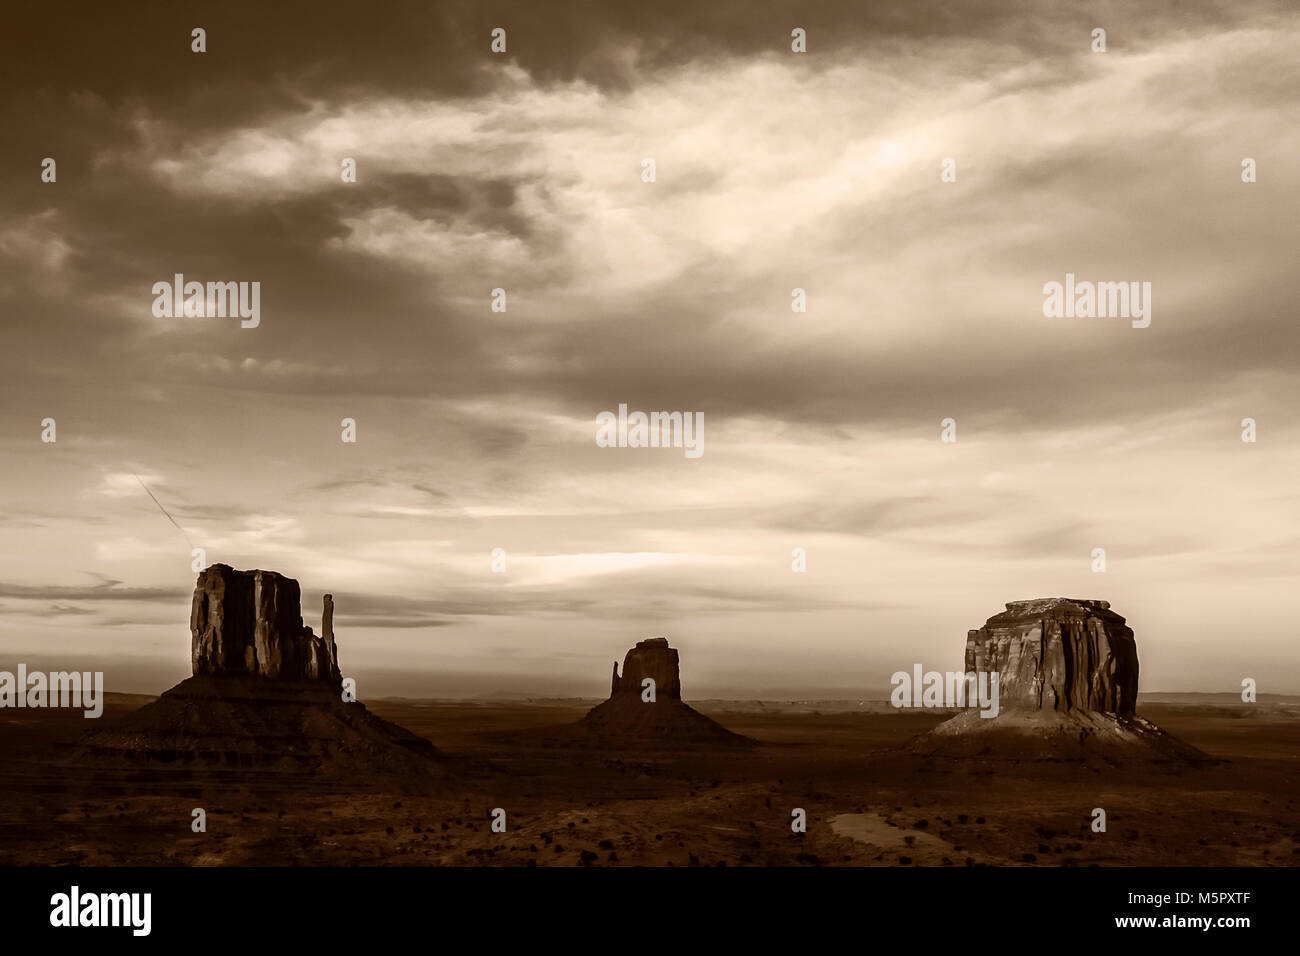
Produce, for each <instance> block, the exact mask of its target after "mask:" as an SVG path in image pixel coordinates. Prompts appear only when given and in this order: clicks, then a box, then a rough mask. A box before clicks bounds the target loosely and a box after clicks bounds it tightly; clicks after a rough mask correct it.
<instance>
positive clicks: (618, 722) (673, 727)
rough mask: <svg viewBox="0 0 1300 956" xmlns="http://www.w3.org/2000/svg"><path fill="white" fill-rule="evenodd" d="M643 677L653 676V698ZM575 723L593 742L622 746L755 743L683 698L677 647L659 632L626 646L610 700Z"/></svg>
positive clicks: (665, 747)
mask: <svg viewBox="0 0 1300 956" xmlns="http://www.w3.org/2000/svg"><path fill="white" fill-rule="evenodd" d="M647 678H649V679H650V680H653V681H654V700H653V701H649V700H646V699H645V697H646V696H648V695H647V694H646V687H645V685H644V681H645V680H646V679H647ZM578 728H579V729H580V730H582V731H583V732H584V733H585V735H586V736H587V738H588V740H589V741H590V742H591V743H595V744H599V745H606V746H610V747H615V748H620V749H622V748H629V747H654V748H662V749H677V748H693V747H750V746H753V745H754V741H753V740H750V739H749V738H748V737H744V736H741V735H740V734H735V733H732V732H731V731H730V730H728V729H727V728H725V727H723V726H722V725H721V724H719V723H718V722H717V721H715V720H713V719H711V718H709V717H706V716H704V715H703V714H701V713H700V712H699V711H697V710H695V708H693V707H691V706H690V705H689V704H687V703H686V702H684V701H683V700H682V681H681V673H680V668H679V664H678V656H677V651H676V649H674V648H672V647H669V646H668V641H667V639H666V638H662V637H652V638H649V639H647V640H644V641H640V642H638V643H637V645H636V647H634V648H632V649H631V650H630V651H628V652H627V657H626V658H624V661H623V674H622V676H621V677H620V676H619V672H618V663H617V662H615V663H614V675H613V680H612V681H611V685H610V694H609V699H608V700H606V701H605V702H604V703H602V704H598V705H597V706H595V707H593V708H592V709H591V710H590V711H589V712H588V714H587V716H586V717H584V718H583V719H582V721H581V722H580V723H579V724H578Z"/></svg>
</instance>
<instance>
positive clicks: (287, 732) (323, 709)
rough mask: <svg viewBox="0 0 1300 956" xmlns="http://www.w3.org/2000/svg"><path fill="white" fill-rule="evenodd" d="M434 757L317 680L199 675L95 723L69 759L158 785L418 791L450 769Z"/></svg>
mask: <svg viewBox="0 0 1300 956" xmlns="http://www.w3.org/2000/svg"><path fill="white" fill-rule="evenodd" d="M439 757H440V754H439V752H438V750H437V749H436V748H435V747H434V746H433V744H432V743H430V742H429V741H428V740H426V739H425V738H423V737H419V736H417V735H415V734H413V733H411V732H410V731H409V730H406V729H405V728H404V727H399V726H398V725H397V724H393V723H390V722H389V721H386V720H383V719H382V718H380V717H376V716H375V715H374V714H372V713H371V712H370V711H369V710H367V709H366V707H365V705H364V704H362V703H360V702H359V701H353V702H351V703H344V702H343V701H342V700H341V698H340V695H339V693H337V692H336V691H334V690H333V689H332V688H329V687H327V686H326V685H325V684H323V683H307V682H296V683H290V682H282V681H267V680H263V679H261V678H257V677H250V676H247V675H240V676H224V677H212V676H206V675H205V676H199V677H190V678H187V679H186V680H183V681H181V682H180V683H179V684H177V685H176V686H175V687H172V688H171V689H170V690H168V691H166V692H165V693H163V694H162V695H161V696H160V697H159V698H158V699H157V700H155V701H153V702H151V703H149V704H146V705H144V706H143V707H141V708H139V709H138V710H135V711H132V712H131V713H129V714H126V715H124V716H123V717H121V718H119V719H116V720H113V721H105V722H104V726H103V727H96V728H93V729H92V730H90V731H89V732H88V733H86V734H85V735H84V736H83V738H82V741H81V746H80V748H79V753H78V754H77V757H76V758H74V762H83V763H84V762H93V763H94V764H98V765H103V764H109V765H111V766H119V767H131V768H137V769H149V770H150V771H156V772H157V773H158V774H159V776H158V777H156V778H155V779H157V780H159V781H162V780H166V779H168V777H180V778H185V777H187V776H188V775H190V774H193V773H195V772H202V773H205V774H217V775H218V776H222V775H225V776H230V777H232V778H234V779H238V780H243V779H247V778H249V777H252V778H268V779H276V780H282V781H289V780H292V779H294V778H299V779H301V780H304V781H305V780H310V781H312V782H315V783H326V782H328V783H329V784H330V785H331V786H340V787H355V788H358V789H365V788H370V787H380V788H388V789H392V788H394V787H396V788H398V789H420V788H421V787H422V785H425V784H428V783H429V782H431V781H433V780H436V779H438V778H440V777H442V776H445V775H446V768H445V766H444V763H443V761H441V760H439V759H437V758H439Z"/></svg>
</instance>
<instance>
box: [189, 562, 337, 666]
mask: <svg viewBox="0 0 1300 956" xmlns="http://www.w3.org/2000/svg"><path fill="white" fill-rule="evenodd" d="M333 616H334V602H333V599H332V597H331V596H330V595H328V594H327V595H325V609H324V614H323V620H322V628H321V629H322V631H323V632H324V633H323V634H322V635H321V636H319V637H318V636H317V635H315V634H313V633H312V630H311V628H310V627H304V626H303V622H302V608H301V592H300V590H299V588H298V582H297V581H295V580H294V579H293V578H289V577H285V576H284V575H282V574H279V573H277V572H275V571H237V570H235V569H234V568H232V567H230V566H229V565H225V564H213V565H211V566H209V567H208V568H207V569H206V570H204V571H202V572H201V573H200V574H199V578H198V582H197V583H196V584H195V586H194V601H193V604H192V605H191V608H190V634H191V643H190V657H191V663H192V665H193V671H194V674H195V676H212V677H226V676H235V675H250V676H254V677H261V678H264V679H267V680H282V681H322V682H325V683H329V684H332V685H339V684H341V682H342V677H341V675H340V673H339V666H338V648H337V647H336V645H335V643H334V629H333Z"/></svg>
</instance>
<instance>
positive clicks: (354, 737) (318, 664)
mask: <svg viewBox="0 0 1300 956" xmlns="http://www.w3.org/2000/svg"><path fill="white" fill-rule="evenodd" d="M298 601H299V590H298V582H297V581H294V580H293V579H292V578H286V577H284V576H283V575H280V574H277V573H276V572H274V571H236V570H234V569H233V568H230V567H227V566H226V565H213V566H212V567H210V568H208V569H207V570H206V571H204V572H203V573H201V574H200V575H199V579H198V584H197V586H196V587H195V590H194V601H193V605H192V613H191V617H190V628H191V661H192V666H193V670H194V676H193V677H190V678H188V679H186V680H184V681H181V683H179V684H177V685H176V686H175V687H173V688H171V689H170V690H168V691H166V692H165V693H164V694H162V695H161V696H160V697H159V698H158V699H157V700H155V701H153V702H152V703H150V704H146V705H145V706H144V707H141V708H140V709H139V710H137V711H134V712H132V713H130V714H127V715H125V716H124V717H122V718H119V719H117V720H115V721H112V722H105V724H104V726H101V727H95V728H94V729H92V730H90V731H89V732H87V733H86V734H85V735H84V736H83V738H82V742H81V745H80V747H79V749H78V751H77V753H76V755H75V756H74V760H75V761H78V762H87V761H89V762H93V763H95V764H97V765H108V766H117V767H133V768H139V769H148V770H149V771H151V772H154V771H156V772H159V773H165V772H167V771H177V772H182V771H186V772H224V773H238V774H243V773H253V774H257V773H266V774H270V773H274V774H276V775H285V774H287V775H290V776H291V777H293V776H297V777H301V778H303V779H312V780H319V781H327V782H330V783H332V784H338V785H347V784H349V783H351V784H356V785H363V786H370V785H375V784H383V783H392V782H394V781H395V780H398V781H401V782H402V783H404V784H408V783H409V784H417V785H418V783H419V782H420V781H423V780H427V779H432V778H436V777H440V776H443V775H444V769H443V767H444V765H443V763H442V762H441V761H440V760H439V759H437V758H438V757H439V754H438V751H437V750H436V749H435V748H434V746H433V745H432V744H431V743H429V741H427V740H425V739H424V738H422V737H419V736H417V735H415V734H413V733H411V732H410V731H408V730H406V729H404V728H402V727H399V726H397V725H396V724H392V723H389V722H388V721H386V720H383V719H381V718H379V717H376V716H375V715H374V714H372V713H370V711H369V710H367V709H366V707H365V705H364V704H362V703H360V702H358V701H351V702H345V701H344V700H343V699H342V693H341V688H342V675H341V673H340V671H339V666H338V650H337V647H336V645H335V641H334V633H333V607H334V602H333V599H332V598H331V596H330V595H328V594H327V595H325V602H324V613H323V627H322V634H321V635H320V636H317V635H315V634H313V633H312V630H311V628H310V627H304V626H303V623H302V614H301V611H300V609H299V605H298Z"/></svg>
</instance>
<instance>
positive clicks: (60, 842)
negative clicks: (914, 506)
mask: <svg viewBox="0 0 1300 956" xmlns="http://www.w3.org/2000/svg"><path fill="white" fill-rule="evenodd" d="M145 700H147V698H127V697H112V698H111V699H110V701H109V711H108V713H107V714H106V716H105V718H104V719H111V717H112V715H113V714H114V713H121V712H123V711H124V710H126V709H129V708H131V707H135V706H139V705H140V704H141V703H143V702H144V701H145ZM589 705H590V702H583V701H558V702H524V701H517V702H513V701H504V702H466V701H377V702H373V703H371V704H370V705H369V706H370V707H371V709H372V710H373V711H374V712H375V713H377V714H379V715H380V716H382V717H384V718H386V719H388V720H391V721H394V722H396V723H399V724H401V725H403V726H405V727H407V728H409V729H411V730H412V731H414V732H416V733H417V734H420V735H422V736H425V737H428V738H429V739H430V740H432V741H433V742H434V743H435V744H436V745H437V746H438V747H439V748H440V750H441V751H442V752H443V754H444V757H445V761H446V768H447V771H448V776H447V777H446V778H445V780H443V781H442V782H440V783H439V784H438V785H437V786H436V787H435V788H434V789H433V791H432V792H427V793H406V792H401V788H400V787H399V786H397V785H396V784H395V783H394V782H393V781H383V780H379V781H375V780H370V781H367V780H358V781H356V782H355V786H352V785H351V784H348V785H347V786H339V785H338V784H335V783H330V784H328V785H324V784H321V785H313V784H312V783H310V782H308V783H307V784H306V785H304V784H303V782H301V781H297V782H294V781H286V780H285V779H283V778H281V777H280V776H277V775H276V774H273V773H261V774H250V775H246V778H245V779H228V778H225V777H214V776H211V775H208V776H204V775H202V774H199V775H190V776H188V777H187V776H183V775H182V776H181V777H178V776H177V775H175V774H171V775H167V774H157V773H151V772H139V771H130V772H128V771H121V770H109V769H104V768H86V769H82V770H78V771H75V772H70V771H69V770H68V769H67V768H66V767H62V766H58V765H57V763H56V760H57V759H58V758H59V756H60V755H62V754H64V753H66V752H67V751H68V750H69V749H70V746H71V742H72V741H74V740H75V739H76V738H77V737H78V735H79V733H80V732H81V731H82V730H84V729H85V723H86V722H85V721H82V720H81V719H80V718H79V717H71V716H68V715H66V714H61V713H58V712H53V713H52V712H49V711H43V712H31V711H28V712H21V713H20V712H17V711H5V712H3V718H4V719H0V753H3V754H4V756H5V759H4V761H3V769H2V770H0V794H2V795H0V864H53V865H60V864H81V865H111V864H132V865H138V864H196V865H230V864H246V865H263V864H317V865H356V864H362V865H404V864H415V865H428V864H444V865H458V866H477V865H515V866H531V865H536V866H575V865H662V866H721V865H727V866H738V865H741V866H743V865H753V866H765V865H810V866H816V865H852V866H898V865H921V866H973V865H981V864H994V865H1006V864H1016V865H1050V866H1060V865H1073V866H1088V865H1094V864H1095V865H1132V864H1141V865H1176V864H1182V865H1261V866H1278V865H1289V866H1294V865H1297V864H1298V863H1300V810H1298V809H1297V801H1298V800H1300V719H1297V717H1296V716H1295V714H1294V711H1293V709H1287V708H1277V707H1273V708H1270V707H1264V706H1259V707H1257V708H1256V709H1254V710H1251V709H1247V708H1244V707H1235V708H1234V707H1223V706H1218V705H1204V706H1201V705H1196V704H1185V703H1176V702H1173V703H1159V704H1151V705H1148V706H1146V707H1144V708H1142V709H1141V712H1142V713H1143V715H1144V716H1146V717H1148V718H1150V719H1152V720H1154V721H1156V722H1157V723H1159V724H1160V725H1161V726H1163V727H1164V728H1165V729H1166V730H1168V731H1169V732H1170V733H1173V734H1175V735H1177V736H1179V737H1182V738H1183V739H1185V740H1187V741H1188V742H1189V743H1192V744H1194V745H1195V746H1198V747H1200V748H1201V749H1203V750H1205V751H1207V752H1209V753H1211V754H1213V755H1215V756H1217V757H1220V758H1224V760H1225V762H1224V763H1221V764H1218V765H1215V766H1210V767H1204V768H1188V769H1179V768H1170V767H1166V766H1142V767H1137V768H1134V767H1129V768H1125V769H1109V768H1107V769H1088V768H1084V767H1080V766H1077V765H1071V764H1066V763H1036V764H1019V765H1015V764H1006V765H996V766H995V765H989V764H975V765H970V764H968V763H953V762H938V763H934V762H926V761H920V760H917V759H916V758H911V757H906V756H903V755H901V754H897V753H893V752H892V751H891V748H895V747H897V746H899V745H900V744H902V743H904V742H905V741H907V740H908V739H909V738H910V737H912V736H913V735H915V734H918V733H922V732H924V731H926V730H928V729H929V728H930V727H932V726H933V725H934V724H935V723H937V722H938V721H939V720H941V719H943V715H941V714H935V713H932V712H920V713H917V712H912V713H905V714H899V713H890V712H887V711H884V710H882V709H880V708H870V707H864V708H862V709H861V710H853V709H849V708H850V707H851V706H852V705H851V704H848V705H844V707H843V708H841V709H835V708H828V709H822V708H821V707H818V706H816V705H815V704H808V703H801V704H794V703H790V704H782V703H780V702H776V703H771V702H769V703H764V704H758V703H754V702H750V703H735V704H730V703H722V702H708V703H705V704H700V705H697V706H699V708H700V709H701V710H702V711H703V712H704V713H707V714H708V715H709V716H711V717H713V718H714V719H716V720H718V721H720V722H721V723H723V724H724V725H725V726H727V727H728V728H730V729H731V730H733V731H736V732H738V733H742V734H745V735H747V736H750V737H752V738H755V739H756V740H758V741H759V742H760V743H761V746H760V747H758V748H756V749H754V750H753V751H750V752H739V753H730V752H692V753H672V752H650V751H644V752H643V751H638V752H608V751H593V750H580V749H572V748H568V747H557V746H546V745H545V735H544V734H543V733H541V732H540V730H539V729H540V728H545V727H547V726H549V725H555V724H559V723H563V722H565V721H571V720H576V719H578V718H579V717H581V716H582V715H583V714H584V713H585V712H586V709H587V707H588V706H589ZM196 807H202V808H203V809H205V811H206V813H207V831H206V832H205V833H194V832H192V830H191V819H192V816H191V811H192V809H193V808H196ZM498 807H499V808H502V809H504V810H505V812H506V824H507V829H506V832H504V833H494V832H492V830H491V827H490V814H491V812H492V810H493V809H494V808H498ZM1096 807H1101V808H1103V809H1104V810H1105V811H1106V815H1107V828H1106V831H1105V832H1104V833H1098V832H1093V830H1092V829H1091V826H1090V824H1091V821H1092V813H1093V809H1094V808H1096ZM796 809H802V810H804V811H805V813H806V816H807V832H806V833H795V832H792V829H791V819H792V817H791V814H792V811H794V810H796Z"/></svg>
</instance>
